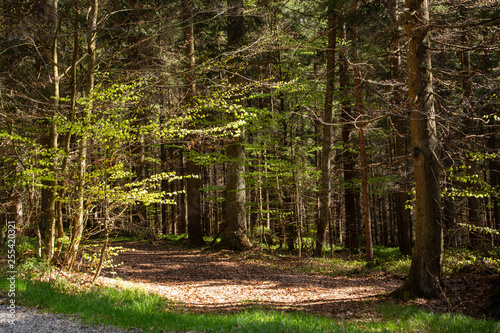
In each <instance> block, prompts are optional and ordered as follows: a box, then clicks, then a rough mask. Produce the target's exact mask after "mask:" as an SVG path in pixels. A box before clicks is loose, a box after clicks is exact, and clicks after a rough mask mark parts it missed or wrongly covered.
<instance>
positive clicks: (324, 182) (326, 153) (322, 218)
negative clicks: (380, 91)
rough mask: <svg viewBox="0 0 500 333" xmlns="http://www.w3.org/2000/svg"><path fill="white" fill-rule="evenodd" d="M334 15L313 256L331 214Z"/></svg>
mask: <svg viewBox="0 0 500 333" xmlns="http://www.w3.org/2000/svg"><path fill="white" fill-rule="evenodd" d="M335 26H336V17H335V14H334V13H333V12H332V13H330V15H329V16H328V49H327V50H326V91H325V109H324V113H323V148H322V151H321V190H320V213H319V221H318V225H317V231H316V247H315V249H314V256H315V257H322V256H324V254H325V253H324V252H325V249H324V248H325V243H326V228H327V227H328V225H329V224H330V214H331V199H330V198H331V177H330V163H331V157H332V131H333V128H332V126H331V125H330V123H331V122H332V113H333V112H332V109H333V92H334V90H335V85H334V83H335V47H336V41H337V30H336V29H335Z"/></svg>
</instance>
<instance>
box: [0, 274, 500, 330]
mask: <svg viewBox="0 0 500 333" xmlns="http://www.w3.org/2000/svg"><path fill="white" fill-rule="evenodd" d="M0 281H1V283H0V288H1V289H4V290H5V289H6V288H7V287H8V285H7V281H6V279H5V278H4V277H2V278H1V279H0ZM17 297H18V303H19V304H24V305H31V306H35V305H38V306H40V307H41V308H43V309H46V310H48V311H51V312H57V313H64V314H79V316H80V318H82V320H83V322H84V323H86V324H92V323H95V324H101V323H102V324H107V325H115V326H120V327H123V328H130V327H137V328H140V329H142V330H144V331H147V332H160V331H162V330H163V331H165V332H170V331H181V332H184V331H189V330H194V331H200V332H290V333H292V332H450V333H451V332H458V333H460V332H464V333H465V332H492V333H493V332H499V330H500V323H498V322H495V321H493V320H484V319H483V320H479V319H473V318H469V317H467V316H464V315H461V314H454V315H451V314H435V313H431V312H429V311H426V310H422V309H418V308H416V307H410V306H397V305H379V306H376V305H368V306H372V307H374V308H373V310H374V311H375V312H377V313H378V316H376V317H377V318H373V317H370V318H364V319H362V320H357V321H355V322H349V321H343V320H340V319H335V318H328V317H324V316H317V315H312V314H306V313H300V312H281V311H275V310H272V309H263V308H251V309H249V310H244V311H240V312H237V313H233V314H208V313H207V314H192V313H187V312H186V311H183V309H182V306H180V305H178V304H174V303H172V302H170V301H169V300H167V299H165V298H163V297H161V296H158V295H154V294H147V293H146V292H144V291H142V290H140V289H130V288H122V289H117V288H103V287H99V288H94V289H92V290H83V291H78V290H77V289H76V288H74V287H73V286H72V285H71V284H69V283H68V282H65V281H64V280H58V281H56V282H52V284H49V283H47V282H40V281H28V280H22V279H18V280H17ZM364 306H367V305H366V304H365V305H364Z"/></svg>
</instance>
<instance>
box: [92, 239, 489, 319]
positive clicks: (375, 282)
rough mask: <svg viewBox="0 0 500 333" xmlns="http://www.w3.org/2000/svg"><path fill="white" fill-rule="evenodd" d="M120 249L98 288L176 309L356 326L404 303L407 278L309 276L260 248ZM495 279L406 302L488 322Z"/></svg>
mask: <svg viewBox="0 0 500 333" xmlns="http://www.w3.org/2000/svg"><path fill="white" fill-rule="evenodd" d="M114 245H120V246H123V247H124V248H126V249H127V251H126V252H123V253H120V254H119V256H118V257H116V258H115V262H116V263H120V262H122V263H123V264H122V265H121V266H119V267H117V268H114V269H113V270H114V271H115V272H116V275H115V276H114V277H118V278H119V279H114V278H111V275H110V274H109V273H108V274H105V276H103V277H100V278H99V284H103V285H116V284H119V283H125V284H127V283H133V284H134V286H136V287H137V286H141V287H143V288H144V289H146V290H147V291H149V292H154V293H157V294H160V295H162V296H165V297H166V298H168V299H170V300H172V301H173V302H174V303H173V307H174V308H175V310H180V311H187V312H194V313H199V312H203V313H229V312H235V311H240V310H244V309H247V308H252V307H256V306H258V307H264V308H270V309H276V310H286V311H294V310H296V311H304V312H310V313H315V314H321V315H327V316H330V317H336V318H342V319H347V320H354V321H355V320H357V319H366V318H373V320H377V317H379V316H380V314H379V312H378V311H377V308H378V307H379V306H380V305H382V304H386V303H389V302H391V303H394V304H402V302H401V301H396V300H394V299H392V298H389V297H386V295H387V293H389V292H391V291H392V290H394V289H396V288H398V287H399V286H400V285H401V284H402V283H403V282H404V279H405V278H406V277H405V275H403V274H390V273H387V272H384V271H383V270H379V271H376V270H371V271H369V273H363V274H361V273H352V274H348V275H341V276H339V275H338V274H335V272H328V270H325V271H323V272H321V273H311V270H310V269H309V268H308V267H310V265H311V261H312V260H315V259H311V258H298V257H296V256H295V257H294V256H284V255H281V256H278V255H276V254H275V255H265V254H263V253H262V252H260V251H255V252H246V253H243V254H235V253H233V252H226V251H222V252H221V251H217V252H213V251H206V250H205V251H203V250H193V249H186V248H179V247H178V246H174V245H172V244H169V243H160V244H157V245H151V244H145V243H120V244H114ZM325 262H327V260H326V261H325ZM120 281H121V282H120ZM491 281H492V276H491V274H489V273H488V272H483V271H481V270H475V269H470V270H464V271H461V272H460V273H459V274H455V275H453V276H451V277H447V278H446V286H447V289H446V297H440V298H439V299H434V300H425V299H415V300H412V301H409V302H406V303H405V304H413V305H416V306H418V307H421V308H426V309H429V310H431V311H434V312H454V313H464V314H466V315H470V316H473V317H482V316H484V314H485V311H486V310H485V309H486V300H487V296H488V294H489V289H490V288H491ZM443 295H444V294H443Z"/></svg>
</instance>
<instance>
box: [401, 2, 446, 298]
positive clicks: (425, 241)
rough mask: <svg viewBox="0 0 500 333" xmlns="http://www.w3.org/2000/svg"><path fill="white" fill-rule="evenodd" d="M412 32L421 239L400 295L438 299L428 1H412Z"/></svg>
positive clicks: (439, 237) (439, 234) (439, 244)
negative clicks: (436, 297)
mask: <svg viewBox="0 0 500 333" xmlns="http://www.w3.org/2000/svg"><path fill="white" fill-rule="evenodd" d="M405 5H406V9H407V11H406V21H407V23H406V26H405V28H406V33H407V34H408V36H409V37H410V41H409V47H408V54H407V66H408V98H409V100H408V105H409V107H410V112H411V114H410V121H411V136H412V144H413V163H414V175H415V193H416V207H415V215H416V235H415V236H416V239H415V249H414V253H413V257H412V262H411V266H410V271H409V274H408V278H407V280H406V282H405V284H404V285H403V286H402V287H401V288H400V289H398V290H397V291H395V292H394V295H395V296H399V297H402V298H405V299H406V298H412V297H435V296H437V294H438V293H439V291H440V288H441V267H442V260H443V229H442V217H441V192H440V188H439V165H438V161H437V157H436V151H437V137H436V135H437V134H436V125H435V118H434V104H433V97H432V75H431V57H430V50H429V32H428V25H427V24H428V21H429V8H428V1H427V0H406V2H405Z"/></svg>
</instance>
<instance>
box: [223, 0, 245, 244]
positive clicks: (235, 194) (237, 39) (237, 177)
mask: <svg viewBox="0 0 500 333" xmlns="http://www.w3.org/2000/svg"><path fill="white" fill-rule="evenodd" d="M227 7H228V16H229V17H228V25H227V44H228V46H229V48H235V47H237V46H238V45H239V44H240V43H241V40H242V38H243V35H244V33H245V25H244V20H243V0H227ZM229 81H230V83H232V84H237V83H238V79H237V77H236V76H233V77H231V78H230V79H229ZM243 140H244V130H243V129H242V132H241V134H240V136H239V137H238V138H234V139H233V142H231V143H230V144H229V145H228V147H227V151H226V154H227V157H228V158H229V159H230V161H229V162H228V163H227V168H226V227H225V229H224V231H223V234H222V242H221V246H222V247H225V248H229V249H232V250H236V251H243V250H246V249H248V248H250V247H251V246H252V244H251V243H250V240H249V239H248V237H247V234H246V213H245V203H246V192H245V167H244V166H243V161H244V159H245V148H244V146H243V145H242V143H243Z"/></svg>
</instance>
